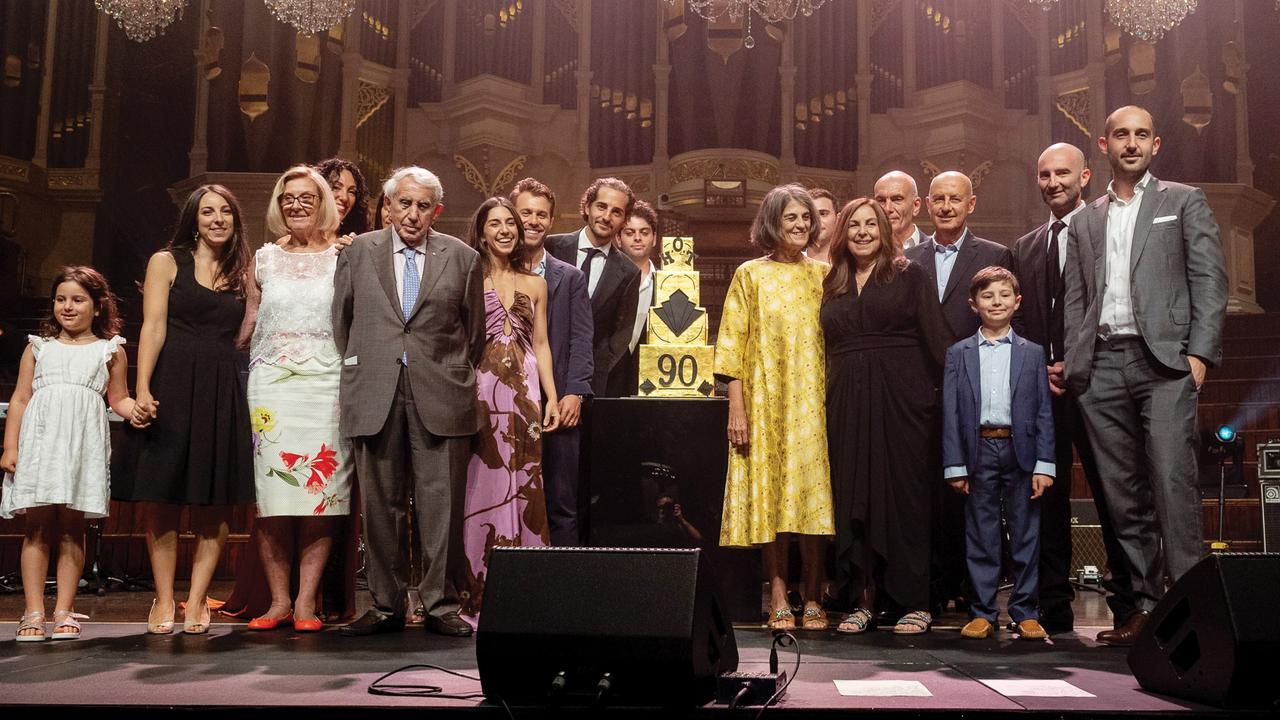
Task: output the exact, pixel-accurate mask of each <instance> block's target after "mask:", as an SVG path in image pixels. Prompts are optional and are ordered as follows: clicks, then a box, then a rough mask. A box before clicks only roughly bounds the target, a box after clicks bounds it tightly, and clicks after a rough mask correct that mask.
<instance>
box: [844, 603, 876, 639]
mask: <svg viewBox="0 0 1280 720" xmlns="http://www.w3.org/2000/svg"><path fill="white" fill-rule="evenodd" d="M875 624H876V620H875V618H874V617H872V616H871V611H870V610H868V609H866V608H861V607H860V608H854V610H853V612H851V613H849V614H848V615H845V616H844V619H843V620H841V621H840V624H839V625H838V626H837V627H836V632H838V633H844V634H846V635H857V634H859V633H864V632H866V631H868V630H870V629H872V628H873V627H875Z"/></svg>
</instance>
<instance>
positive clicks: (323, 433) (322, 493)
mask: <svg viewBox="0 0 1280 720" xmlns="http://www.w3.org/2000/svg"><path fill="white" fill-rule="evenodd" d="M340 367H341V366H340V365H339V363H338V361H337V360H335V361H334V362H332V363H325V362H322V361H321V360H319V359H317V358H309V359H307V360H303V361H301V362H294V361H292V360H289V359H288V358H283V359H281V360H280V361H278V362H274V363H269V362H259V363H258V364H256V365H254V366H253V367H252V368H251V369H250V370H249V392H248V396H249V418H250V422H251V423H252V424H253V470H254V484H255V485H256V488H257V492H258V515H259V516H261V517H274V516H289V515H293V516H305V515H346V514H348V513H349V512H351V470H352V456H351V444H350V443H349V442H347V441H346V440H345V439H343V438H342V437H341V436H340V434H339V432H338V382H339V377H340Z"/></svg>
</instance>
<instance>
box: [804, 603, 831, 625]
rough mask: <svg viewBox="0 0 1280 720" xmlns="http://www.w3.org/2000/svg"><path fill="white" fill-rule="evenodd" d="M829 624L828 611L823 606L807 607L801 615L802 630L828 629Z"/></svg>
mask: <svg viewBox="0 0 1280 720" xmlns="http://www.w3.org/2000/svg"><path fill="white" fill-rule="evenodd" d="M827 625H828V623H827V612H826V611H825V610H823V609H822V608H818V607H807V608H805V609H804V615H802V616H800V628H801V629H802V630H826V629H827Z"/></svg>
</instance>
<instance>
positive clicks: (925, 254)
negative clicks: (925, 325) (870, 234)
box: [906, 172, 1013, 611]
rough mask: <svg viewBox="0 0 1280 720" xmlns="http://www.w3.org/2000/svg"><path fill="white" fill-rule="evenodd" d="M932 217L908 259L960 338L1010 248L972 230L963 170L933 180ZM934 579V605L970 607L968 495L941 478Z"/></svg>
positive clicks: (974, 323)
mask: <svg viewBox="0 0 1280 720" xmlns="http://www.w3.org/2000/svg"><path fill="white" fill-rule="evenodd" d="M926 204H927V205H928V207H929V215H930V216H931V217H932V218H933V225H934V228H935V231H934V235H933V237H931V238H927V239H925V241H924V242H922V243H920V244H919V245H916V246H915V247H913V248H911V249H910V250H907V252H906V255H907V259H909V260H911V261H912V262H914V263H916V264H918V265H919V266H920V267H921V268H923V269H924V271H925V273H926V274H927V275H928V276H929V279H930V280H932V281H933V284H934V285H935V286H936V287H937V290H938V294H937V297H938V302H939V303H940V304H941V306H942V315H943V317H944V318H946V321H947V327H948V329H949V331H950V333H951V340H950V342H953V343H954V342H957V341H959V340H962V339H964V338H967V337H969V336H971V335H973V334H974V333H976V332H978V325H979V324H980V323H979V320H978V315H977V313H975V312H974V311H973V309H972V308H971V307H969V282H970V281H971V280H973V276H974V274H975V273H977V272H978V271H979V270H981V269H982V268H984V267H988V266H990V265H999V266H1000V267H1003V268H1010V269H1012V266H1013V256H1012V254H1010V252H1009V248H1007V247H1005V246H1003V245H1000V244H999V243H994V242H991V241H990V240H983V239H982V238H980V237H977V236H976V235H974V234H973V232H972V231H970V230H969V216H970V215H972V214H973V211H974V209H975V208H976V207H977V205H978V198H977V196H976V195H974V194H973V183H972V182H971V181H970V180H969V178H968V176H966V175H965V174H964V173H959V172H944V173H939V174H938V175H936V176H935V177H934V178H933V182H931V183H930V184H929V197H928V198H926ZM933 503H934V522H933V559H932V565H933V568H932V569H933V581H932V592H931V595H932V599H933V605H934V608H935V609H938V610H941V609H944V608H945V607H946V605H947V602H949V601H951V600H955V601H956V609H957V610H961V611H967V610H968V603H967V602H966V600H965V597H964V595H965V590H964V587H965V586H966V585H967V583H965V576H966V572H967V568H966V565H965V550H964V496H963V495H960V494H958V493H954V492H951V489H950V488H948V487H946V484H945V483H943V482H942V468H941V467H939V468H938V483H937V486H936V493H935V495H934V498H933Z"/></svg>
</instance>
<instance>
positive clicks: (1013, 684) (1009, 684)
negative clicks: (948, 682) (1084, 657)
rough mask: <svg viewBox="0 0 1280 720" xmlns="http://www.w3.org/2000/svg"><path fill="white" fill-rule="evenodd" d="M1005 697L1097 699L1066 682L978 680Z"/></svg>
mask: <svg viewBox="0 0 1280 720" xmlns="http://www.w3.org/2000/svg"><path fill="white" fill-rule="evenodd" d="M978 682H980V683H982V684H983V685H986V686H987V687H989V688H991V689H992V690H995V691H996V692H998V693H1000V694H1001V695H1004V696H1005V697H1097V696H1096V695H1094V694H1093V693H1087V692H1085V691H1084V690H1081V689H1080V688H1078V687H1076V686H1075V685H1072V684H1071V683H1069V682H1067V681H1066V680H979V681H978Z"/></svg>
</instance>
